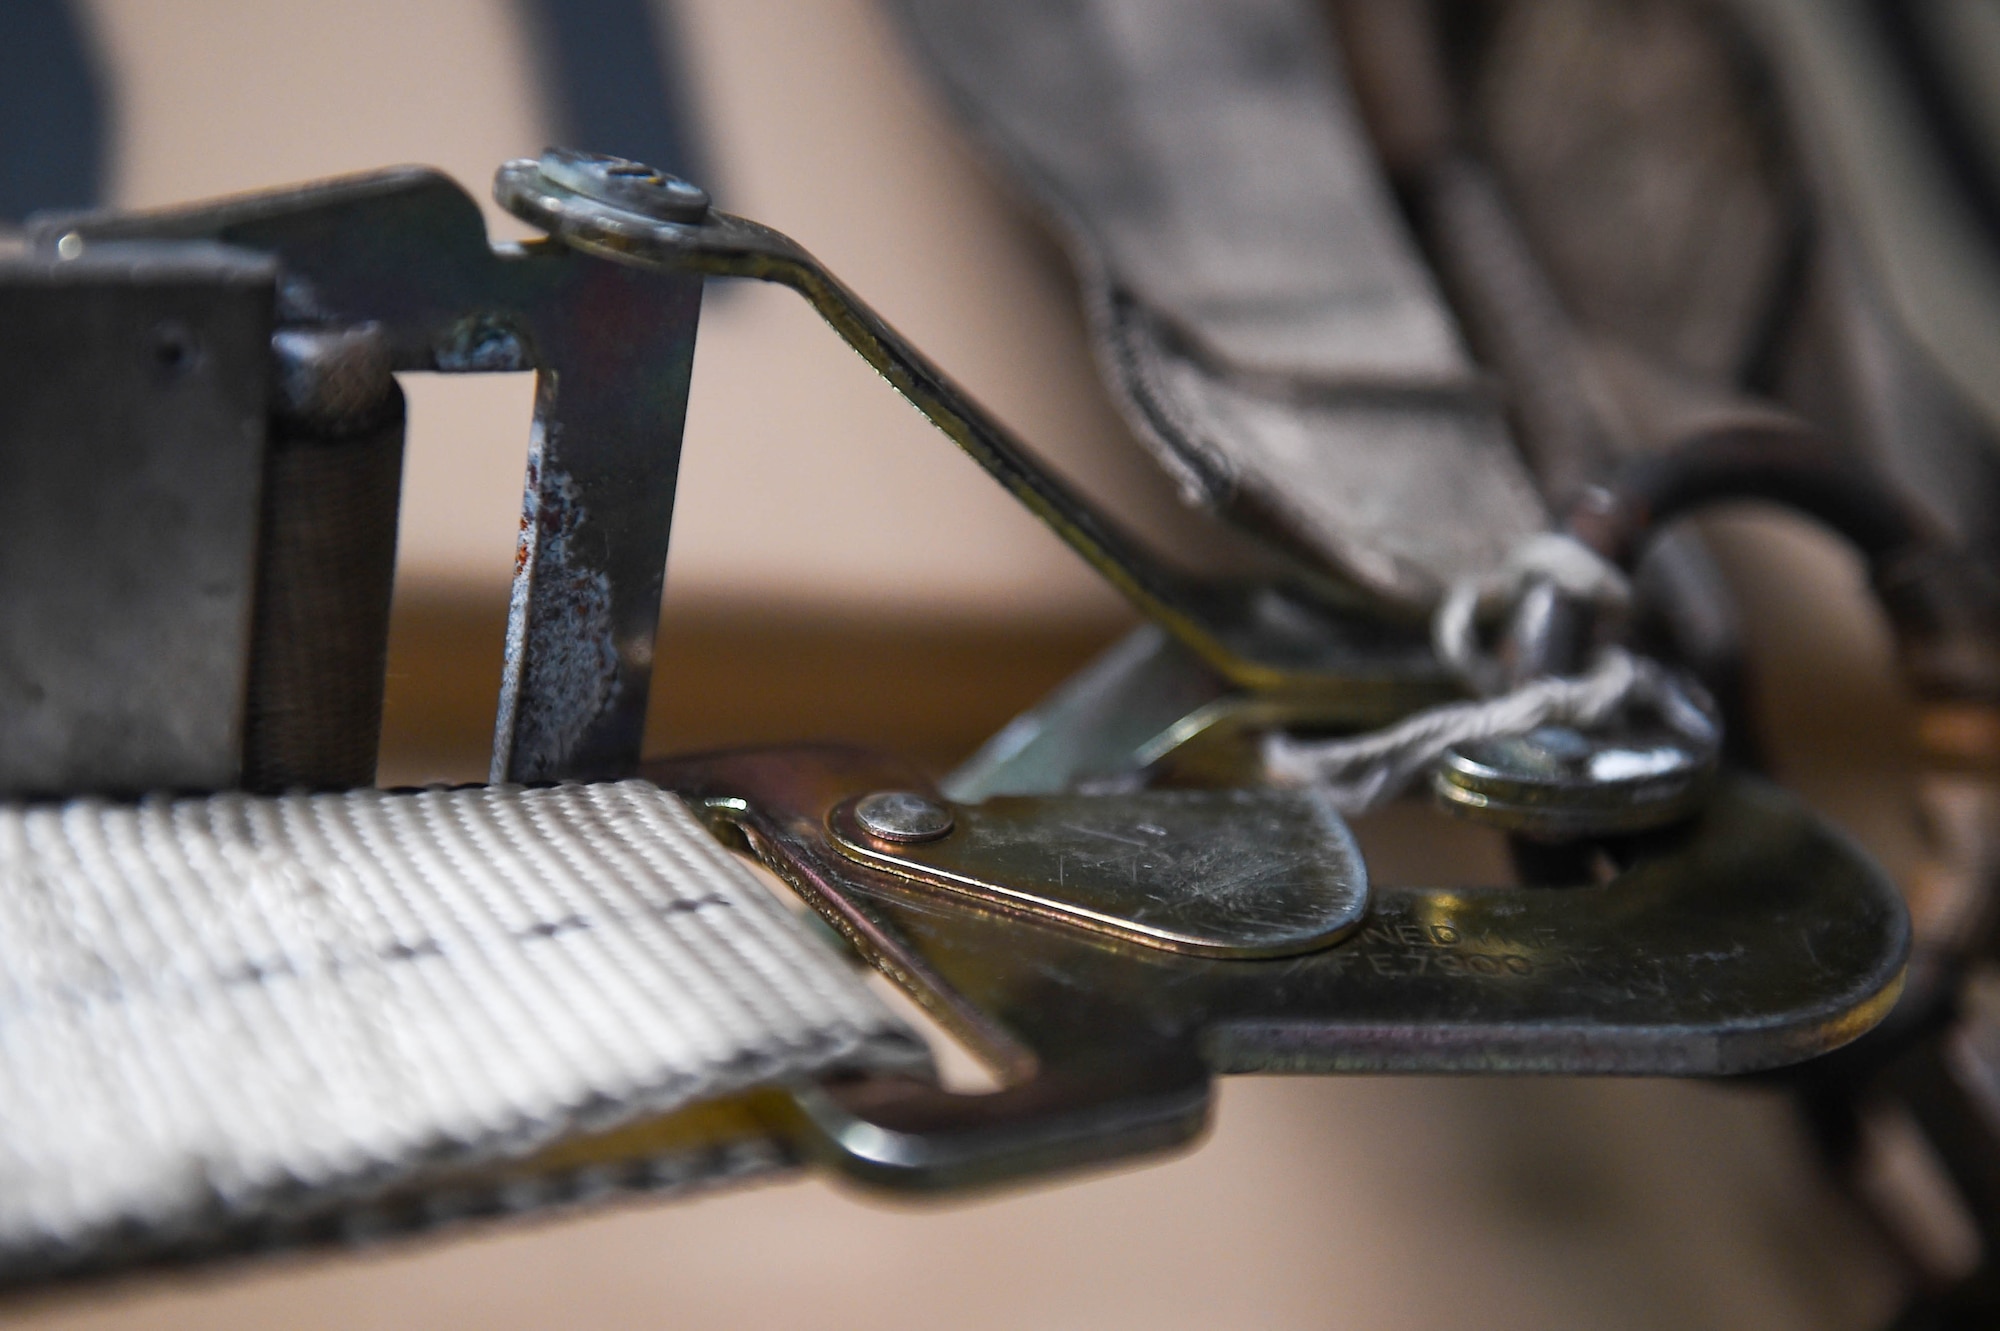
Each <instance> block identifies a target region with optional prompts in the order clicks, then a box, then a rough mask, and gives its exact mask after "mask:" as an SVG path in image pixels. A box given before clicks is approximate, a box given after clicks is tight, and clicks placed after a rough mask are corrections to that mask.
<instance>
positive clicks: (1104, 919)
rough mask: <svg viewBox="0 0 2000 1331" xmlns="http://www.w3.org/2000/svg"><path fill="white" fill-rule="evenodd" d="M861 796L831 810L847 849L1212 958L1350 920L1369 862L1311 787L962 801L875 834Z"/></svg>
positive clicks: (1302, 938)
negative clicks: (930, 824)
mask: <svg viewBox="0 0 2000 1331" xmlns="http://www.w3.org/2000/svg"><path fill="white" fill-rule="evenodd" d="M858 802H859V801H858V800H853V799H850V800H844V801H842V802H841V803H840V804H838V805H836V806H835V807H834V808H833V810H832V811H831V812H830V813H829V814H828V815H827V829H828V831H829V832H831V833H832V836H833V841H834V844H835V845H836V846H838V847H839V848H840V850H841V851H842V853H844V854H846V855H849V856H851V857H852V858H854V859H856V860H859V861H860V862H861V863H863V864H868V865H872V866H874V867H876V868H881V869H887V870H889V871H890V872H892V873H896V874H900V875H903V876H904V877H907V878H914V879H916V880H918V881H919V882H923V883H928V884H931V885H933V886H936V887H940V888H943V889H945V890H946V891H948V892H955V893H958V894H961V895H963V896H968V897H972V898H974V899H976V900H978V901H980V902H982V903H984V904H986V905H988V906H990V907H993V908H997V909H1000V910H1003V911H1010V912H1013V913H1018V914H1026V915H1030V916H1036V917H1039V918H1042V919H1045V920H1053V921H1056V922H1058V923H1061V924H1068V925H1072V926H1075V927H1077V928H1080V929H1084V930H1087V931H1089V932H1092V933H1097V934H1102V935H1108V936H1110V937H1113V938H1119V939H1123V940H1126V941H1128V942H1135V943H1143V944H1146V945H1148V946H1151V947H1158V948H1164V949H1166V950H1167V951H1170V952H1187V953H1194V954H1197V955H1203V956H1213V957H1239V958H1250V957H1283V956H1293V955H1296V954H1299V953H1303V952H1311V951H1314V950H1316V949H1318V948H1322V947H1325V946H1327V945H1329V944H1331V943H1333V942H1335V941H1337V940H1339V939H1341V938H1343V937H1345V936H1346V935H1347V934H1348V933H1350V932H1352V931H1353V930H1354V929H1355V928H1356V926H1358V925H1359V924H1360V923H1361V917H1362V915H1363V914H1364V913H1365V912H1366V910H1367V907H1368V874H1367V870H1366V869H1365V868H1364V867H1363V865H1362V861H1361V854H1360V852H1359V851H1358V850H1357V849H1356V848H1355V845H1354V838H1353V836H1352V835H1351V834H1350V833H1349V832H1348V829H1347V824H1346V823H1345V822H1344V821H1343V820H1342V819H1341V817H1340V815H1339V814H1338V813H1336V812H1334V810H1333V809H1332V807H1331V806H1329V805H1328V804H1327V803H1326V801H1325V800H1324V799H1322V798H1321V797H1319V796H1317V795H1315V794H1313V793H1311V792H1309V791H1279V790H1155V791H1143V792H1139V793H1136V794H1129V795H1090V796H1061V797H1049V798H1044V797H1040V796H1012V797H1006V796H1003V797H997V798H994V799H990V800H988V801H986V802H985V803H983V804H970V805H954V806H952V810H953V813H954V815H955V817H954V819H953V825H952V827H951V830H950V832H949V833H948V834H945V835H942V836H940V837H938V838H936V839H934V840H928V841H924V842H921V843H914V844H912V843H899V842H896V841H891V840H889V839H887V838H884V837H879V836H876V835H873V834H871V833H870V832H869V831H868V830H867V828H866V826H865V825H864V824H863V822H862V820H861V819H859V818H858V817H857V816H856V812H855V806H856V804H857V803H858Z"/></svg>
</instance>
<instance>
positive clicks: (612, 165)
mask: <svg viewBox="0 0 2000 1331" xmlns="http://www.w3.org/2000/svg"><path fill="white" fill-rule="evenodd" d="M537 165H538V166H539V167H540V169H541V173H542V174H543V175H544V176H546V177H547V178H548V179H549V180H551V181H554V182H555V183H556V184H558V185H560V186H562V187H563V188H564V189H566V190H569V191H570V192H571V193H574V194H581V195H582V196H583V197H584V198H586V199H591V200H594V201H596V202H598V203H608V204H610V205H611V206H612V207H614V208H623V209H625V210H626V211H627V212H634V213H639V214H642V215H644V216H646V217H652V218H657V219H658V220H660V221H662V222H699V221H700V220H701V219H702V218H703V217H706V216H707V215H708V193H707V191H705V190H703V189H702V188H701V187H700V186H698V185H693V184H690V183H689V182H687V181H685V180H682V179H681V178H680V177H679V176H670V175H668V174H667V173H666V172H664V171H657V170H655V169H653V168H652V167H650V166H647V165H646V164H645V163H643V162H632V161H627V160H626V159H625V158H623V157H607V156H605V155H604V154H603V153H586V152H578V151H577V150H576V149H574V148H551V149H549V150H548V151H547V152H545V153H543V154H542V156H541V160H540V161H539V162H538V163H537Z"/></svg>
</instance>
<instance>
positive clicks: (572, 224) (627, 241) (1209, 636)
mask: <svg viewBox="0 0 2000 1331" xmlns="http://www.w3.org/2000/svg"><path fill="white" fill-rule="evenodd" d="M493 192H494V197H495V198H496V199H497V200H498V201H499V202H500V204H501V205H502V206H503V207H505V208H506V209H507V210H508V211H509V212H511V213H513V214H514V215H515V216H517V217H520V218H521V219H523V220H524V221H527V222H530V223H532V224H534V225H535V226H538V227H540V228H542V229H543V230H545V231H547V232H548V233H549V234H550V235H551V236H552V237H554V238H555V239H556V240H558V241H560V242H561V243H562V244H564V245H567V246H570V247H572V248H575V249H578V250H581V251H583V252H585V253H587V254H591V255H595V256H597V257H599V258H603V259H608V260H610V261H612V262H614V263H620V264H626V265H631V266H635V267H641V268H646V269H650V270H654V271H660V272H670V273H698V274H701V275H703V276H713V277H744V278H752V279H755V280H757V281H764V282H774V283H777V284H778V285H780V286H785V287H789V288H791V289H792V290H793V291H795V292H797V293H798V294H799V295H801V296H802V297H804V298H805V300H806V301H807V303H809V304H810V305H811V306H812V307H813V308H814V309H815V310H816V311H817V312H818V313H819V315H820V317H821V318H823V319H825V320H826V322H827V323H828V324H829V325H830V326H831V327H832V328H833V330H834V331H835V332H836V333H838V334H839V335H840V337H841V338H842V340H844V341H845V342H846V343H847V344H848V345H849V346H850V347H852V348H853V349H854V351H855V352H856V353H857V354H859V355H860V356H861V358H862V359H863V360H865V361H867V362H868V364H869V365H871V366H872V367H874V369H875V370H876V371H877V372H878V373H880V374H881V375H882V377H883V378H884V379H886V380H888V382H889V384H890V385H891V386H892V387H893V388H895V390H896V391H897V392H898V393H900V394H902V396H903V397H904V398H906V399H907V400H908V401H909V402H910V403H911V404H912V405H913V406H915V407H916V408H917V410H918V411H920V412H922V413H923V415H924V417H925V418H926V419H927V420H929V421H930V422H931V423H932V424H933V425H935V426H936V427H937V428H938V429H939V430H940V431H942V432H943V433H944V434H945V435H946V436H948V437H949V438H950V439H951V440H952V441H953V442H954V443H956V444H957V445H958V446H959V447H960V448H961V449H963V450H964V451H965V453H966V454H967V455H968V456H969V457H971V458H972V460H973V461H974V462H976V463H978V464H979V466H980V467H981V468H983V469H984V470H985V471H986V472H987V474H988V475H990V476H992V477H993V478H994V479H995V480H997V481H998V482H999V483H1000V484H1001V485H1002V486H1004V487H1005V488H1006V490H1007V491H1008V493H1010V494H1011V495H1013V496H1014V497H1015V498H1016V499H1017V500H1019V501H1020V502H1021V503H1022V504H1023V505H1024V506H1026V507H1027V508H1028V509H1029V511H1031V512H1032V513H1034V514H1035V516H1036V517H1038V518H1040V519H1041V520H1042V521H1043V522H1044V523H1045V524H1047V526H1048V527H1049V528H1050V529H1051V530H1052V531H1054V532H1055V533H1056V535H1057V536H1058V537H1060V538H1061V539H1062V540H1063V542H1064V543H1066V544H1067V545H1068V546H1069V547H1070V548H1071V549H1073V550H1075V551H1076V552H1077V553H1078V554H1079V555H1081V556H1082V557H1083V559H1084V560H1085V561H1086V562H1087V563H1089V564H1090V566H1091V567H1092V568H1093V569H1095V570H1096V571H1097V572H1098V573H1099V574H1101V575H1102V576H1103V577H1104V578H1106V579H1107V580H1108V581H1109V582H1110V583H1111V584H1112V585H1113V586H1114V587H1116V588H1117V589H1118V590H1119V591H1120V592H1121V593H1122V594H1123V595H1124V596H1125V597H1126V598H1127V599H1129V600H1130V601H1131V602H1132V603H1133V604H1134V605H1135V606H1137V607H1138V609H1139V610H1140V611H1141V612H1143V613H1144V614H1145V615H1146V616H1147V617H1149V618H1151V619H1153V620H1154V621H1156V622H1157V623H1159V624H1161V625H1162V626H1163V627H1165V628H1166V629H1167V630H1168V631H1169V632H1171V633H1173V634H1174V636H1175V637H1177V638H1179V639H1180V640H1181V641H1182V642H1184V643H1186V644H1187V645H1188V646H1189V647H1190V648H1192V649H1193V650H1194V651H1195V652H1196V653H1197V654H1198V655H1200V656H1201V658H1202V659H1203V660H1204V661H1206V662H1208V663H1209V664H1210V665H1211V666H1213V667H1214V668H1215V669H1216V670H1217V671H1218V672H1219V673H1221V674H1222V675H1223V676H1225V677H1226V678H1227V679H1229V680H1230V681H1231V682H1232V683H1234V684H1237V685H1240V686H1242V687H1245V688H1249V689H1253V690H1257V691H1261V692H1278V693H1308V694H1310V693H1315V692H1324V691H1326V690H1327V689H1329V688H1335V689H1338V688H1340V687H1343V686H1345V685H1346V684H1347V683H1348V682H1349V681H1350V680H1351V679H1352V677H1353V675H1354V674H1355V673H1356V672H1355V670H1354V666H1355V664H1356V661H1355V654H1356V652H1355V649H1356V647H1357V646H1363V650H1364V651H1365V650H1366V648H1365V645H1362V644H1357V643H1355V642H1353V641H1351V640H1349V634H1350V633H1351V629H1349V632H1348V633H1342V632H1341V631H1340V630H1341V629H1343V628H1347V626H1340V625H1331V624H1329V625H1326V626H1316V627H1331V628H1333V630H1334V633H1333V636H1334V638H1335V639H1336V640H1335V641H1334V642H1333V643H1332V644H1328V643H1326V642H1324V641H1320V640H1318V638H1319V635H1317V634H1315V633H1313V632H1311V631H1308V632H1306V633H1305V634H1304V635H1300V634H1299V632H1298V630H1297V628H1296V627H1294V626H1292V625H1290V624H1286V625H1285V626H1284V627H1280V622H1281V620H1280V619H1279V618H1278V617H1273V616H1271V615H1269V614H1266V613H1260V605H1259V602H1260V601H1262V600H1267V599H1269V598H1270V597H1272V596H1273V595H1275V596H1277V597H1281V598H1283V599H1284V600H1285V601H1286V602H1288V603H1290V607H1288V608H1292V607H1295V609H1294V612H1293V613H1292V614H1291V615H1288V616H1283V617H1282V619H1283V620H1295V619H1298V618H1300V617H1301V616H1300V615H1299V614H1298V611H1304V612H1305V615H1304V618H1306V619H1325V620H1329V621H1331V620H1332V619H1334V618H1336V617H1337V616H1338V612H1337V611H1335V610H1334V609H1332V608H1331V607H1328V606H1325V605H1321V604H1313V601H1314V600H1315V599H1316V598H1314V597H1313V595H1312V593H1311V592H1310V591H1309V590H1308V589H1306V588H1305V587H1303V586H1294V585H1285V586H1282V587H1280V586H1277V585H1273V584H1265V585H1257V584H1228V585H1225V584H1220V583H1209V582H1204V581H1201V580H1198V579H1195V578H1190V577H1188V576H1187V575H1185V574H1183V573H1181V572H1179V571H1177V570H1175V569H1173V568H1171V567H1169V566H1168V565H1167V564H1165V563H1164V562H1163V561H1161V560H1160V559H1159V558H1158V557H1156V556H1155V555H1154V554H1153V553H1152V552H1151V551H1149V550H1147V549H1146V548H1145V547H1144V545H1143V544H1141V543H1140V542H1139V541H1138V540H1137V539H1135V538H1134V537H1133V536H1132V535H1131V534H1130V533H1128V532H1126V531H1124V530H1122V529H1121V528H1120V526H1119V524H1118V523H1117V522H1116V521H1115V520H1113V519H1112V518H1110V517H1109V516H1108V515H1106V514H1104V513H1103V512H1101V511H1100V510H1099V509H1098V508H1097V507H1096V506H1095V505H1093V504H1092V503H1091V502H1090V501H1089V500H1087V499H1085V498H1084V497H1083V496H1082V495H1080V494H1078V493H1077V492H1076V491H1074V490H1073V489H1071V488H1070V487H1069V486H1068V485H1067V484H1066V483H1065V482H1064V481H1062V480H1061V479H1060V478H1059V477H1058V476H1057V475H1056V474H1055V472H1054V471H1053V470H1052V469H1051V468H1050V467H1049V466H1048V465H1047V464H1046V463H1045V462H1043V461H1042V460H1041V459H1040V458H1038V457H1037V456H1036V455H1035V453H1034V451H1033V449H1031V448H1030V447H1029V446H1028V445H1027V444H1026V443H1024V442H1023V441H1022V440H1020V439H1019V438H1018V437H1017V436H1015V435H1014V434H1013V433H1012V432H1011V431H1010V430H1008V429H1007V427H1006V426H1004V425H1002V424H1001V423H1000V422H999V421H997V420H996V419H994V417H993V416H992V414H991V413H989V412H988V411H987V410H986V409H985V408H984V407H982V406H980V404H979V403H978V402H977V401H976V400H975V399H974V398H973V397H972V396H971V395H970V394H969V393H967V392H966V391H965V390H964V389H963V388H961V387H960V386H959V385H958V384H956V383H955V382H953V380H952V379H951V377H950V376H949V375H948V374H946V373H945V372H944V370H942V369H941V368H939V367H938V366H937V365H936V364H934V363H933V362H932V361H931V360H930V359H929V358H928V357H926V356H925V355H924V354H923V353H922V352H921V351H919V350H918V349H917V348H916V347H915V346H914V345H912V344H911V343H910V341H909V339H907V338H905V337H904V336H903V335H902V334H901V333H899V332H897V331H896V330H895V328H894V327H892V326H891V325H890V324H889V323H888V321H887V320H885V319H883V318H882V316H881V315H879V314H877V313H876V312H875V310H874V309H872V308H871V307H870V306H869V305H868V303H867V302H866V301H864V300H863V299H862V298H861V297H860V296H858V295H857V294H855V292H854V291H853V290H852V289H851V288H849V287H848V286H847V285H846V284H845V283H843V282H842V281H840V279H839V278H837V277H835V276H834V275H833V273H832V272H830V271H828V269H827V268H826V266H825V265H824V264H822V263H821V262H820V261H819V260H818V259H816V258H814V257H813V256H812V255H811V254H810V253H809V252H808V251H807V250H806V249H805V248H804V247H803V246H802V245H800V244H799V243H798V242H797V241H795V240H793V239H791V238H790V237H789V236H786V235H784V234H783V233H781V232H779V231H776V230H774V229H773V228H771V227H768V226H764V225H762V224H761V223H758V222H753V221H750V220H749V219H747V218H743V217H737V216H734V215H732V214H729V213H724V212H721V211H719V210H715V209H708V210H706V211H705V212H704V213H702V214H701V215H700V216H699V218H698V219H696V220H673V219H669V218H663V217H658V216H648V215H646V214H644V213H640V212H637V211H634V210H633V209H631V208H628V207H621V206H619V205H618V204H616V203H611V202H607V201H605V200H603V199H599V198H594V197H591V196H589V195H586V194H583V193H580V192H579V191H577V190H576V189H572V188H570V187H568V186H567V185H566V184H564V183H561V182H559V181H557V180H554V179H551V177H550V175H549V173H548V171H547V170H545V169H544V164H543V163H541V162H537V161H534V160H532V159H520V160H517V161H512V162H508V163H506V164H505V165H503V166H502V167H501V168H500V170H499V172H498V173H497V174H496V176H495V177H494V187H493ZM1302 598H1304V600H1305V602H1306V603H1305V604H1299V603H1300V601H1301V599H1302ZM1413 641H1420V635H1415V636H1414V637H1413ZM1329 645H1331V646H1332V647H1333V648H1334V654H1335V655H1336V656H1337V657H1338V658H1339V659H1337V660H1336V661H1332V662H1329V661H1328V660H1327V659H1326V655H1327V654H1326V652H1325V651H1324V649H1325V648H1326V647H1327V646H1329ZM1404 646H1405V645H1404V644H1402V643H1400V642H1398V643H1397V644H1396V648H1393V649H1392V650H1396V649H1400V648H1403V647H1404ZM1378 669H1379V666H1378ZM1433 691H1435V690H1433Z"/></svg>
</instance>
